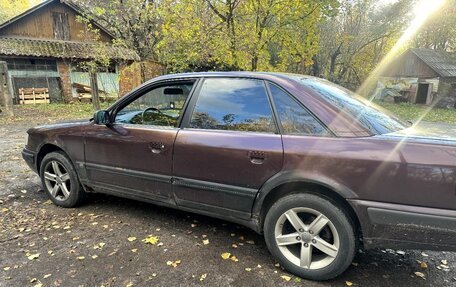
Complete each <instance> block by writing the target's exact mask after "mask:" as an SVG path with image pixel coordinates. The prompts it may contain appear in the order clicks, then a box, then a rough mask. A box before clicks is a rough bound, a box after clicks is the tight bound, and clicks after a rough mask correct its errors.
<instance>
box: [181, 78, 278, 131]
mask: <svg viewBox="0 0 456 287" xmlns="http://www.w3.org/2000/svg"><path fill="white" fill-rule="evenodd" d="M209 79H240V80H255V81H261V82H262V84H263V89H264V91H265V94H266V98H267V99H268V102H269V108H270V109H271V116H272V120H273V122H274V126H275V131H274V132H257V131H239V130H222V129H202V128H192V127H190V122H191V118H192V115H193V112H194V111H195V107H196V103H197V102H198V99H199V97H200V95H201V90H202V88H203V84H204V82H205V81H206V80H209ZM181 128H182V129H188V130H195V131H198V130H199V131H217V132H220V131H224V132H225V131H227V132H237V133H258V134H270V135H280V134H281V132H280V128H279V123H278V121H277V118H276V114H275V110H274V107H273V101H272V100H271V97H270V96H269V93H268V90H267V88H266V81H265V80H263V79H258V78H249V77H225V76H220V77H202V78H201V79H200V81H199V83H198V87H197V88H196V89H195V92H194V94H193V97H192V99H191V101H190V103H189V105H188V106H187V109H186V110H185V113H184V117H183V121H182V125H181Z"/></svg>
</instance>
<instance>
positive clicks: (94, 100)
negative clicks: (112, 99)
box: [90, 72, 100, 110]
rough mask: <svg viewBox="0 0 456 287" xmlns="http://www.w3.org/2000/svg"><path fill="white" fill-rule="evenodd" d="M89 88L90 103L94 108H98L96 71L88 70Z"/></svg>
mask: <svg viewBox="0 0 456 287" xmlns="http://www.w3.org/2000/svg"><path fill="white" fill-rule="evenodd" d="M90 89H91V90H92V105H93V108H94V109H95V110H99V109H100V97H99V95H98V81H97V73H96V72H90Z"/></svg>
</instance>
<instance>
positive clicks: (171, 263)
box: [166, 260, 181, 267]
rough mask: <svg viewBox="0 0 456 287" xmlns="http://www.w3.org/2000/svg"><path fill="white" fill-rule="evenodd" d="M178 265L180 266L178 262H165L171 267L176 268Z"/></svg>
mask: <svg viewBox="0 0 456 287" xmlns="http://www.w3.org/2000/svg"><path fill="white" fill-rule="evenodd" d="M179 264H181V261H180V260H176V261H168V262H166V265H168V266H173V267H177V265H179Z"/></svg>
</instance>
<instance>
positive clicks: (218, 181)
mask: <svg viewBox="0 0 456 287" xmlns="http://www.w3.org/2000/svg"><path fill="white" fill-rule="evenodd" d="M195 96H196V95H195ZM187 110H188V112H186V115H185V118H184V121H183V128H182V129H181V130H180V131H179V133H178V135H177V138H176V143H175V147H174V167H173V168H174V172H173V174H174V179H173V180H174V192H175V196H176V200H177V203H178V205H180V206H183V207H188V208H197V209H199V210H203V211H207V212H210V213H216V214H224V215H227V216H234V217H239V218H248V217H250V214H251V209H252V205H253V201H254V199H255V196H256V194H257V192H258V190H259V188H260V187H261V185H262V184H263V183H264V182H265V181H266V180H267V179H269V178H270V177H272V176H273V175H274V174H276V173H278V172H279V171H280V169H281V168H282V162H283V148H282V141H281V136H280V134H279V133H278V130H277V125H276V123H275V121H274V117H273V112H272V109H271V104H270V101H269V97H268V95H267V93H266V89H265V84H264V82H263V81H262V80H256V79H241V78H207V79H204V80H203V82H202V83H201V84H200V87H199V93H198V97H193V99H192V101H191V103H190V104H189V108H188V109H187Z"/></svg>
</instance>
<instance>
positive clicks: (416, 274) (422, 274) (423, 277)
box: [415, 272, 426, 279]
mask: <svg viewBox="0 0 456 287" xmlns="http://www.w3.org/2000/svg"><path fill="white" fill-rule="evenodd" d="M415 276H416V277H420V278H422V279H426V276H425V275H424V273H421V272H415Z"/></svg>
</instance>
